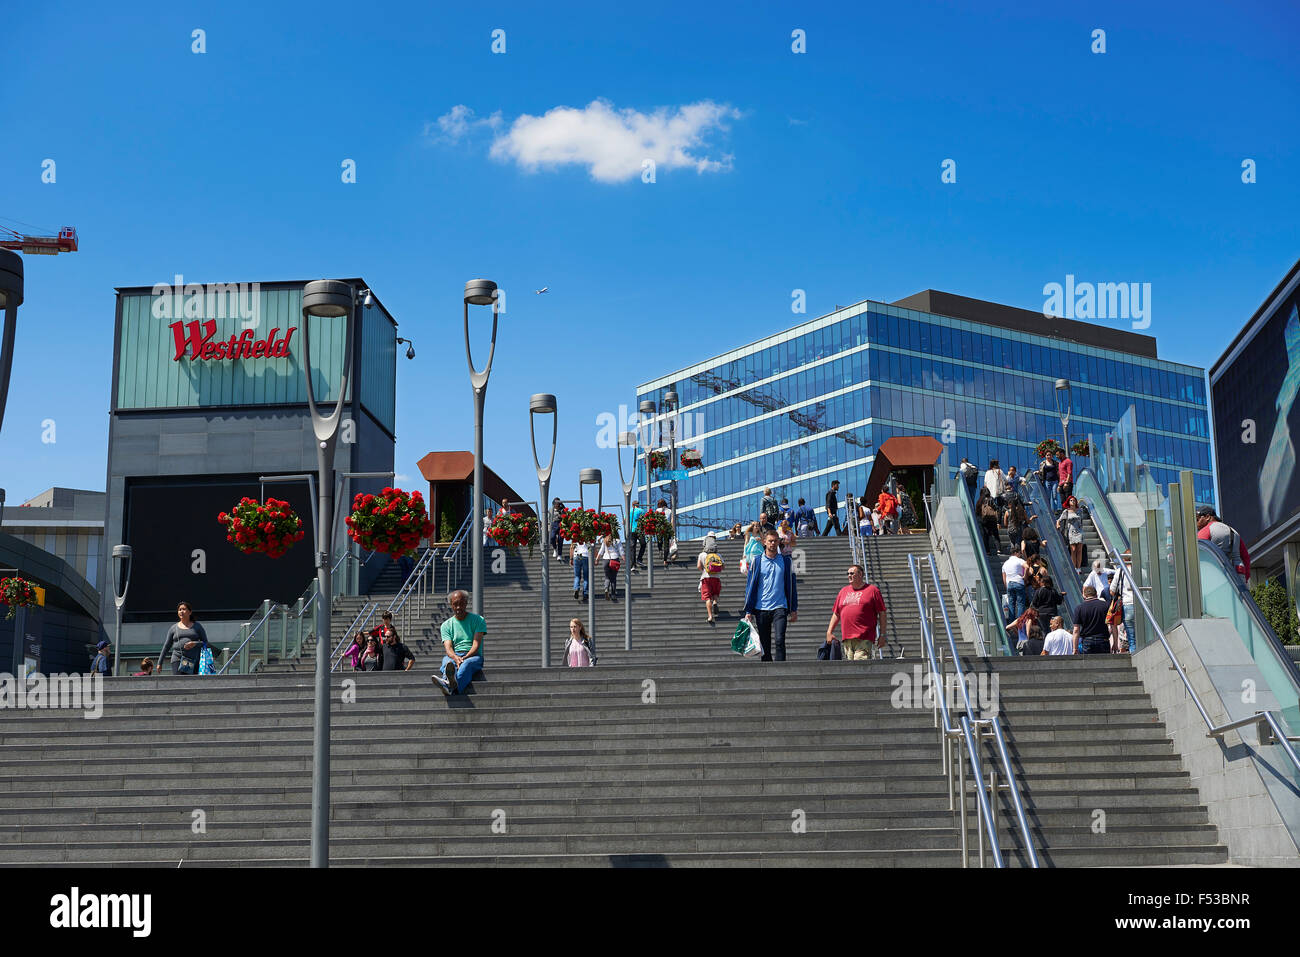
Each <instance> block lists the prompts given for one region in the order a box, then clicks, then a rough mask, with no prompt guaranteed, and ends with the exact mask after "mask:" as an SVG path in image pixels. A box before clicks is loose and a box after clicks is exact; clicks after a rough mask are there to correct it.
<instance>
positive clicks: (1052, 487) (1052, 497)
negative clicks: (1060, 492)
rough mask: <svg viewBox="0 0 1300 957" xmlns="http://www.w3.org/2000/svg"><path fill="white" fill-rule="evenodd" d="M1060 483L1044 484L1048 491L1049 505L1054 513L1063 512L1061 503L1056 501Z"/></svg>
mask: <svg viewBox="0 0 1300 957" xmlns="http://www.w3.org/2000/svg"><path fill="white" fill-rule="evenodd" d="M1060 484H1061V483H1060V482H1044V483H1043V487H1044V488H1045V489H1047V503H1048V504H1049V505H1050V506H1051V507H1052V511H1053V512H1059V511H1060V510H1061V503H1060V502H1058V501H1057V500H1056V490H1057V488H1058V487H1059V486H1060Z"/></svg>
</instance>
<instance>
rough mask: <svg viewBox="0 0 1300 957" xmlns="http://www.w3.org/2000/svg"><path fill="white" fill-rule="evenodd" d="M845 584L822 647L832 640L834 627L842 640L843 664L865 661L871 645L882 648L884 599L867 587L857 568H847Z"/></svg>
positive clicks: (883, 640) (874, 589)
mask: <svg viewBox="0 0 1300 957" xmlns="http://www.w3.org/2000/svg"><path fill="white" fill-rule="evenodd" d="M848 576H849V583H848V584H847V585H845V586H844V587H843V588H841V589H840V593H839V595H837V596H836V598H835V607H834V608H833V609H832V610H831V623H830V624H829V625H827V626H826V644H828V645H829V644H830V643H831V642H832V641H834V639H835V626H836V625H838V626H839V629H840V634H841V635H842V636H843V638H844V642H843V644H844V660H845V661H868V660H870V658H871V649H872V646H873V645H877V646H881V647H883V646H884V644H885V598H884V596H883V595H881V594H880V589H879V588H877V587H876V586H875V585H868V584H867V576H866V573H865V572H864V571H863V570H862V566H861V565H850V566H849V571H848Z"/></svg>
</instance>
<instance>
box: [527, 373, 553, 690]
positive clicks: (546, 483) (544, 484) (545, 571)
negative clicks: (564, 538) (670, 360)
mask: <svg viewBox="0 0 1300 957" xmlns="http://www.w3.org/2000/svg"><path fill="white" fill-rule="evenodd" d="M539 415H549V416H551V417H552V418H551V457H550V458H549V459H547V460H546V466H545V467H543V466H542V460H541V459H539V458H538V457H537V432H536V429H535V425H536V422H537V416H539ZM559 428H560V416H559V413H558V412H556V409H555V396H553V395H550V394H549V393H546V392H539V393H537V394H536V395H534V396H533V397H532V398H531V399H529V400H528V435H529V438H531V439H532V440H533V465H535V466H536V467H537V486H538V491H539V493H540V494H539V496H538V499H537V506H538V508H537V511H538V519H539V526H538V529H537V537H538V538H539V539H541V540H542V541H541V543H540V544H541V546H542V667H543V668H549V667H550V666H551V543H550V533H551V518H550V515H551V513H550V504H551V499H550V494H551V466H552V465H554V464H555V438H556V436H557V435H558V433H559Z"/></svg>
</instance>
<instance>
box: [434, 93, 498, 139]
mask: <svg viewBox="0 0 1300 957" xmlns="http://www.w3.org/2000/svg"><path fill="white" fill-rule="evenodd" d="M484 126H486V127H488V128H489V129H493V130H495V129H498V128H499V127H500V126H501V112H500V111H499V110H498V111H497V112H496V113H493V114H492V115H491V116H484V117H476V116H475V114H474V111H473V110H472V109H470V108H469V107H468V106H466V105H465V104H463V103H457V104H456V105H455V106H453V107H452V108H451V109H450V110H448V111H447V112H446V113H444V114H443V115H442V116H440V117H438V118H437V119H436V120H434V121H433V122H432V123H425V124H424V135H425V136H427V137H428V138H430V139H435V140H439V139H440V140H445V141H446V142H449V143H456V142H459V141H460V140H463V139H464V138H465V137H467V136H468V135H469V134H470V133H471V132H472V131H474V130H477V129H479V128H480V127H484Z"/></svg>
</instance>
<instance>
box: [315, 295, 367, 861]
mask: <svg viewBox="0 0 1300 957" xmlns="http://www.w3.org/2000/svg"><path fill="white" fill-rule="evenodd" d="M367 294H368V291H364V292H361V293H358V291H357V290H356V289H354V288H353V287H352V286H351V285H350V284H349V283H346V282H340V281H339V280H337V279H317V280H315V281H313V282H309V283H307V285H305V286H304V287H303V290H302V319H303V322H302V327H303V329H302V341H303V357H302V371H303V375H305V376H306V377H307V408H308V411H309V412H310V414H311V427H312V431H313V432H314V433H315V435H316V469H317V473H318V475H317V482H316V491H317V496H318V499H319V500H318V502H317V506H318V509H319V517H318V518H317V520H316V530H317V537H316V542H315V545H316V579H317V581H318V583H319V590H318V591H317V597H316V696H315V717H314V724H315V729H314V734H313V740H312V776H311V866H312V867H328V866H329V806H330V792H329V787H330V661H329V659H330V650H331V648H333V645H332V644H331V643H330V604H331V600H330V598H331V595H332V594H333V592H332V588H331V583H330V560H329V558H330V554H331V552H332V550H333V549H332V546H333V542H334V525H333V522H334V475H333V470H334V450H335V448H336V447H337V445H338V436H339V423H340V421H341V419H342V415H343V399H344V396H346V395H347V393H348V378H349V375H350V373H351V371H352V332H353V329H354V328H355V325H356V311H357V304H358V296H359V295H361V296H365V295H367ZM312 319H319V320H326V319H342V320H343V321H344V335H343V341H344V348H343V369H342V374H341V376H340V378H339V385H338V390H339V393H338V398H337V399H335V400H334V411H333V412H331V413H330V414H329V415H321V412H320V408H319V407H318V406H317V405H316V387H315V385H314V383H313V382H312V364H311V327H312V323H311V320H312Z"/></svg>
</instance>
